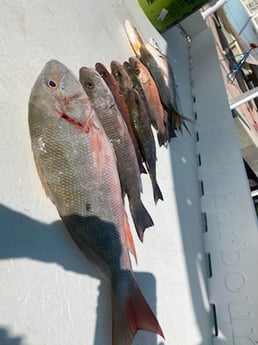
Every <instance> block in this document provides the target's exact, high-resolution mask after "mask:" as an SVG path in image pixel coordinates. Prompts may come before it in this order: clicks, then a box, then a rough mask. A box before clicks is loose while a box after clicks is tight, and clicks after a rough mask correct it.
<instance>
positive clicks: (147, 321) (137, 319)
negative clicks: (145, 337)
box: [112, 276, 164, 345]
mask: <svg viewBox="0 0 258 345" xmlns="http://www.w3.org/2000/svg"><path fill="white" fill-rule="evenodd" d="M121 290H122V289H121ZM126 291H127V293H126V294H125V292H124V289H123V290H122V291H119V284H118V286H117V287H116V288H114V287H113V289H112V345H118V344H119V345H130V344H131V343H132V340H133V337H134V335H135V334H136V332H137V331H138V330H145V331H150V332H153V333H157V334H159V335H160V336H162V337H163V338H164V334H163V331H162V329H161V327H160V325H159V323H158V320H157V319H156V317H155V315H154V314H153V312H152V310H151V308H150V306H149V305H148V303H147V301H146V299H145V298H144V296H143V294H142V292H141V290H140V288H139V286H138V284H137V282H136V280H135V279H134V278H133V276H132V278H131V281H130V282H129V286H128V289H127V290H126Z"/></svg>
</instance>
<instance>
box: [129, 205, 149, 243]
mask: <svg viewBox="0 0 258 345" xmlns="http://www.w3.org/2000/svg"><path fill="white" fill-rule="evenodd" d="M129 207H130V211H131V215H132V218H133V222H134V225H135V229H136V231H137V234H138V237H139V239H140V240H141V241H142V242H143V234H144V231H145V229H146V228H149V227H150V226H153V225H154V223H153V220H152V218H151V216H150V215H149V213H148V211H147V210H146V208H145V207H144V205H143V203H142V202H141V200H140V202H138V203H137V205H136V206H135V207H134V208H132V205H131V204H129Z"/></svg>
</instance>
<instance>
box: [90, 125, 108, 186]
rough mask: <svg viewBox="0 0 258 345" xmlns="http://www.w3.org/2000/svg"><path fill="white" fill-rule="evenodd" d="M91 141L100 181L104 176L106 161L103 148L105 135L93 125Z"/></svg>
mask: <svg viewBox="0 0 258 345" xmlns="http://www.w3.org/2000/svg"><path fill="white" fill-rule="evenodd" d="M91 129H92V130H91V133H92V136H91V138H92V139H91V142H92V152H93V156H94V163H95V166H96V172H97V175H96V177H97V178H98V180H99V181H100V180H101V178H102V171H103V162H104V159H105V158H104V150H103V145H104V143H103V136H102V133H101V132H100V130H99V128H97V127H95V126H94V125H92V128H91Z"/></svg>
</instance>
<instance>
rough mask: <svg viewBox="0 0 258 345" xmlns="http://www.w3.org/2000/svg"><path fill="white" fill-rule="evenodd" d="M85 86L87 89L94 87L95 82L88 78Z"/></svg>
mask: <svg viewBox="0 0 258 345" xmlns="http://www.w3.org/2000/svg"><path fill="white" fill-rule="evenodd" d="M84 86H85V87H86V88H87V89H93V87H94V85H93V83H92V82H91V81H89V80H86V81H85V82H84Z"/></svg>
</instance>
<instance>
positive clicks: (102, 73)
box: [99, 71, 107, 78]
mask: <svg viewBox="0 0 258 345" xmlns="http://www.w3.org/2000/svg"><path fill="white" fill-rule="evenodd" d="M99 74H100V76H101V78H106V77H107V72H106V71H100V72H99Z"/></svg>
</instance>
